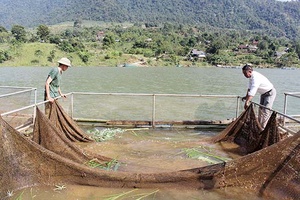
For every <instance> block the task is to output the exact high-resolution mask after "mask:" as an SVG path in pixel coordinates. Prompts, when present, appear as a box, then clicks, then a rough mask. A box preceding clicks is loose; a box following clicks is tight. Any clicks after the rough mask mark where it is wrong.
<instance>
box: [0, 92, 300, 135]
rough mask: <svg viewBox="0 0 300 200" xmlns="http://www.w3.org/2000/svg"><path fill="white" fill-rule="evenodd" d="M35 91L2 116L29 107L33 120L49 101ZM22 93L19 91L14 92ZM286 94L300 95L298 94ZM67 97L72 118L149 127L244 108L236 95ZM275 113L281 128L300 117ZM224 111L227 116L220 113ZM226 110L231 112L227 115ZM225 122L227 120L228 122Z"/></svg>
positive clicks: (88, 94) (76, 94)
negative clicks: (38, 98) (27, 101)
mask: <svg viewBox="0 0 300 200" xmlns="http://www.w3.org/2000/svg"><path fill="white" fill-rule="evenodd" d="M34 90H35V102H34V104H32V105H28V106H23V107H22V108H18V109H14V110H10V111H7V112H4V113H2V114H1V116H10V115H13V114H14V113H18V112H22V111H24V110H28V109H30V110H31V114H29V116H30V117H31V118H32V120H31V122H32V123H34V119H35V111H36V107H37V106H44V104H45V103H46V102H48V101H43V102H40V103H36V89H34ZM24 91H27V90H24ZM21 92H22V91H19V92H16V93H15V94H18V93H21ZM285 94H287V95H290V96H292V95H293V96H296V97H300V93H285ZM7 95H13V94H7ZM7 95H1V96H7ZM298 95H299V96H298ZM1 96H0V97H1ZM67 97H68V98H67V100H65V99H64V98H58V99H59V101H60V104H61V105H62V106H63V108H64V109H65V111H66V112H67V113H68V114H69V115H70V116H71V117H72V118H73V119H74V120H75V121H83V122H84V121H91V122H95V123H97V122H108V121H126V120H132V121H139V120H140V121H147V122H149V123H148V126H151V127H159V126H161V125H162V123H161V122H162V121H163V122H164V123H166V124H167V123H168V122H178V121H180V120H181V121H188V120H190V121H196V122H199V121H201V120H202V122H203V121H204V122H205V121H209V120H212V117H211V116H214V117H215V116H217V117H218V118H217V119H215V120H216V121H217V120H219V119H221V120H222V119H231V121H233V120H234V119H235V118H237V117H238V116H239V115H240V112H241V110H243V109H242V108H241V106H242V105H241V104H242V103H241V97H240V96H236V95H198V94H144V93H141V94H138V93H92V92H72V93H68V94H67ZM254 104H255V105H256V106H257V107H263V106H261V105H259V104H257V103H254ZM286 106H287V100H286V101H285V111H286ZM271 110H272V109H271ZM272 111H274V110H272ZM275 112H277V113H278V114H279V116H280V117H279V118H280V123H281V124H282V126H283V127H284V126H285V123H286V119H289V120H290V121H291V122H294V123H297V124H298V125H299V124H300V120H298V119H296V118H294V117H293V116H290V115H288V114H286V112H284V113H281V112H278V111H275ZM224 113H225V114H226V115H223V114H224ZM227 113H230V114H229V115H227ZM203 116H208V117H207V119H203V118H202V117H203ZM228 116H229V117H228ZM27 121H28V120H27ZM227 122H228V123H229V122H230V121H227ZM17 127H24V124H19V125H18V126H17ZM294 132H296V130H295V131H294Z"/></svg>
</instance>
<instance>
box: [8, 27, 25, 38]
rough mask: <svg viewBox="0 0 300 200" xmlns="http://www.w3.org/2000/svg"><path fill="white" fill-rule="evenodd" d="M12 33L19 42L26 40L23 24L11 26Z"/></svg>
mask: <svg viewBox="0 0 300 200" xmlns="http://www.w3.org/2000/svg"><path fill="white" fill-rule="evenodd" d="M11 33H12V35H13V36H14V37H15V38H16V40H17V41H19V42H26V31H25V28H24V27H23V26H20V25H14V26H13V27H12V28H11Z"/></svg>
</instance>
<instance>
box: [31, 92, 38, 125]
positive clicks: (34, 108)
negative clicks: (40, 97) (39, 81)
mask: <svg viewBox="0 0 300 200" xmlns="http://www.w3.org/2000/svg"><path fill="white" fill-rule="evenodd" d="M36 104H37V89H36V88H35V89H34V105H35V106H34V107H33V121H32V123H34V122H35V118H36V107H37V106H36Z"/></svg>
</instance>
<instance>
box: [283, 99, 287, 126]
mask: <svg viewBox="0 0 300 200" xmlns="http://www.w3.org/2000/svg"><path fill="white" fill-rule="evenodd" d="M287 97H288V94H287V93H284V104H283V114H285V115H286V111H287ZM282 123H283V126H285V117H283V121H282Z"/></svg>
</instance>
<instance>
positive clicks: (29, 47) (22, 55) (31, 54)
mask: <svg viewBox="0 0 300 200" xmlns="http://www.w3.org/2000/svg"><path fill="white" fill-rule="evenodd" d="M86 46H87V49H88V52H89V55H90V57H89V59H88V62H83V61H82V59H81V58H80V56H79V55H78V53H76V52H74V53H66V52H63V51H61V50H60V49H58V48H57V46H56V45H55V44H49V43H39V42H36V43H25V44H22V45H20V46H18V47H14V48H12V47H8V46H7V44H1V45H0V49H3V50H8V49H9V51H10V53H11V56H12V57H11V59H10V60H8V61H5V62H3V63H0V66H8V67H17V66H53V65H56V64H57V63H56V61H57V60H58V59H60V58H61V57H68V58H70V59H71V60H72V62H73V65H74V66H108V67H116V66H123V65H124V64H130V65H131V66H132V65H136V66H148V67H162V66H170V67H174V66H176V65H175V64H174V63H172V62H171V61H166V60H165V59H158V60H157V59H156V58H148V57H147V58H146V57H144V56H143V55H132V54H123V53H121V52H119V51H117V50H102V49H101V48H98V47H97V46H95V45H92V44H90V45H89V44H86ZM51 52H55V53H54V56H53V57H52V59H49V57H51ZM179 65H180V66H183V67H184V66H197V67H201V66H209V64H207V63H205V62H197V63H191V62H188V61H180V63H179Z"/></svg>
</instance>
